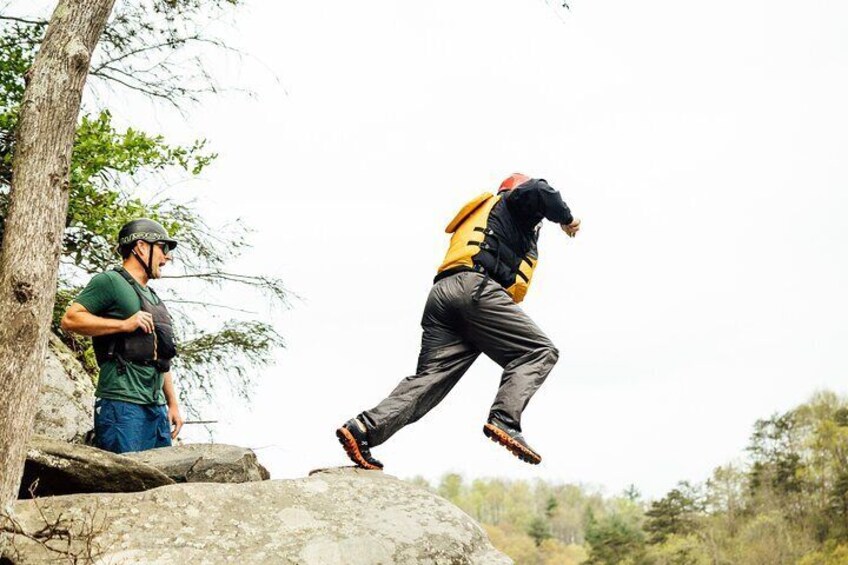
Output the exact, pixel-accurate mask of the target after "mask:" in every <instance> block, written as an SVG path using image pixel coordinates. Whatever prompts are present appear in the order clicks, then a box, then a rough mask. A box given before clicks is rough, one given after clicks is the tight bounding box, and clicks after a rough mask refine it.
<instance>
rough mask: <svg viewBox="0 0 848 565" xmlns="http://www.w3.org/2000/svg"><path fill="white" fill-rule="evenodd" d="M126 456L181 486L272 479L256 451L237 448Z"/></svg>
mask: <svg viewBox="0 0 848 565" xmlns="http://www.w3.org/2000/svg"><path fill="white" fill-rule="evenodd" d="M125 455H126V457H129V458H130V459H133V460H135V461H139V462H141V463H145V464H147V465H150V466H151V467H156V468H157V469H159V470H160V471H162V472H163V473H165V474H166V475H168V476H169V477H171V479H173V480H174V481H175V482H178V483H247V482H250V481H265V480H268V479H269V478H270V475H269V474H268V470H267V469H265V467H263V466H262V465H260V464H259V461H257V460H256V454H255V453H253V451H251V450H250V449H247V448H245V447H237V446H235V445H225V444H222V443H192V444H184V445H175V446H173V447H160V448H159V449H150V450H147V451H139V452H137V453H127V454H125Z"/></svg>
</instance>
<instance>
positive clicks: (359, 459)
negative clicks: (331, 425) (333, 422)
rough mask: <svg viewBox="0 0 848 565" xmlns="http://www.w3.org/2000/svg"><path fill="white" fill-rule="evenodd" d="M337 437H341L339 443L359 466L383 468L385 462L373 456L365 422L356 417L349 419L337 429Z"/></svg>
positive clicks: (374, 468)
mask: <svg viewBox="0 0 848 565" xmlns="http://www.w3.org/2000/svg"><path fill="white" fill-rule="evenodd" d="M336 437H337V438H339V443H341V444H342V447H344V450H345V453H347V456H348V457H350V460H351V461H353V462H354V463H356V466H357V467H362V468H363V469H371V470H372V471H382V470H383V464H382V463H380V462H379V461H377V460H376V459H374V458H373V457H371V450H370V449H369V448H368V432H367V430H366V429H365V424H363V423H362V422H360V421H359V420H357V419H356V418H353V419H351V420H348V421H347V422H345V423H344V425H343V426H342V427H341V428H339V429H337V430H336Z"/></svg>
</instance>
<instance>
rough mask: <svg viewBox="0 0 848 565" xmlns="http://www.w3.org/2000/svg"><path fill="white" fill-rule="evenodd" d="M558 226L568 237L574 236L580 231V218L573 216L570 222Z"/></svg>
mask: <svg viewBox="0 0 848 565" xmlns="http://www.w3.org/2000/svg"><path fill="white" fill-rule="evenodd" d="M560 227H561V228H562V231H564V232H565V233H566V235H568V237H574V236H575V235H577V232H579V231H580V220H578V219H577V218H574V220H572V221H571V223H570V224H560Z"/></svg>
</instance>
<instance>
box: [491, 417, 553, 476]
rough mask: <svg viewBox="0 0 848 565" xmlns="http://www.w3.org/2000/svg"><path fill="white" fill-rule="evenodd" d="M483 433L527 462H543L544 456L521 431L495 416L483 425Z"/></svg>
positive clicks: (533, 463)
mask: <svg viewBox="0 0 848 565" xmlns="http://www.w3.org/2000/svg"><path fill="white" fill-rule="evenodd" d="M483 434H485V436H486V437H487V438H489V439H490V440H492V441H494V442H495V443H499V444H501V445H502V446H504V447H505V448H507V449H508V450H509V452H510V453H512V454H513V455H515V456H516V457H518V458H519V459H521V460H522V461H524V462H526V463H530V464H531V465H538V464H539V463H541V462H542V456H541V455H539V454H538V453H536V452H535V451H534V450H533V448H531V447H530V446H529V445H527V441H526V440H525V439H524V436H522V435H521V432H519V431H518V430H516V429H514V428H511V427H509V426H507V425H506V424H504V423H503V422H501V421H499V420H496V419H495V418H490V419H489V421H488V422H487V423H486V425H484V426H483Z"/></svg>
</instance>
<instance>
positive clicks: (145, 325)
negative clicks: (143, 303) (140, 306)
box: [124, 311, 154, 334]
mask: <svg viewBox="0 0 848 565" xmlns="http://www.w3.org/2000/svg"><path fill="white" fill-rule="evenodd" d="M124 328H125V331H126V333H132V332H134V331H135V330H137V329H139V328H140V329H141V330H142V331H143V332H144V333H148V334H149V333H150V332H152V331H153V330H154V326H153V314H151V313H150V312H144V311H139V312H136V313H135V314H134V315H133V316H130V317H129V318H127V319H126V320H124Z"/></svg>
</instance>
